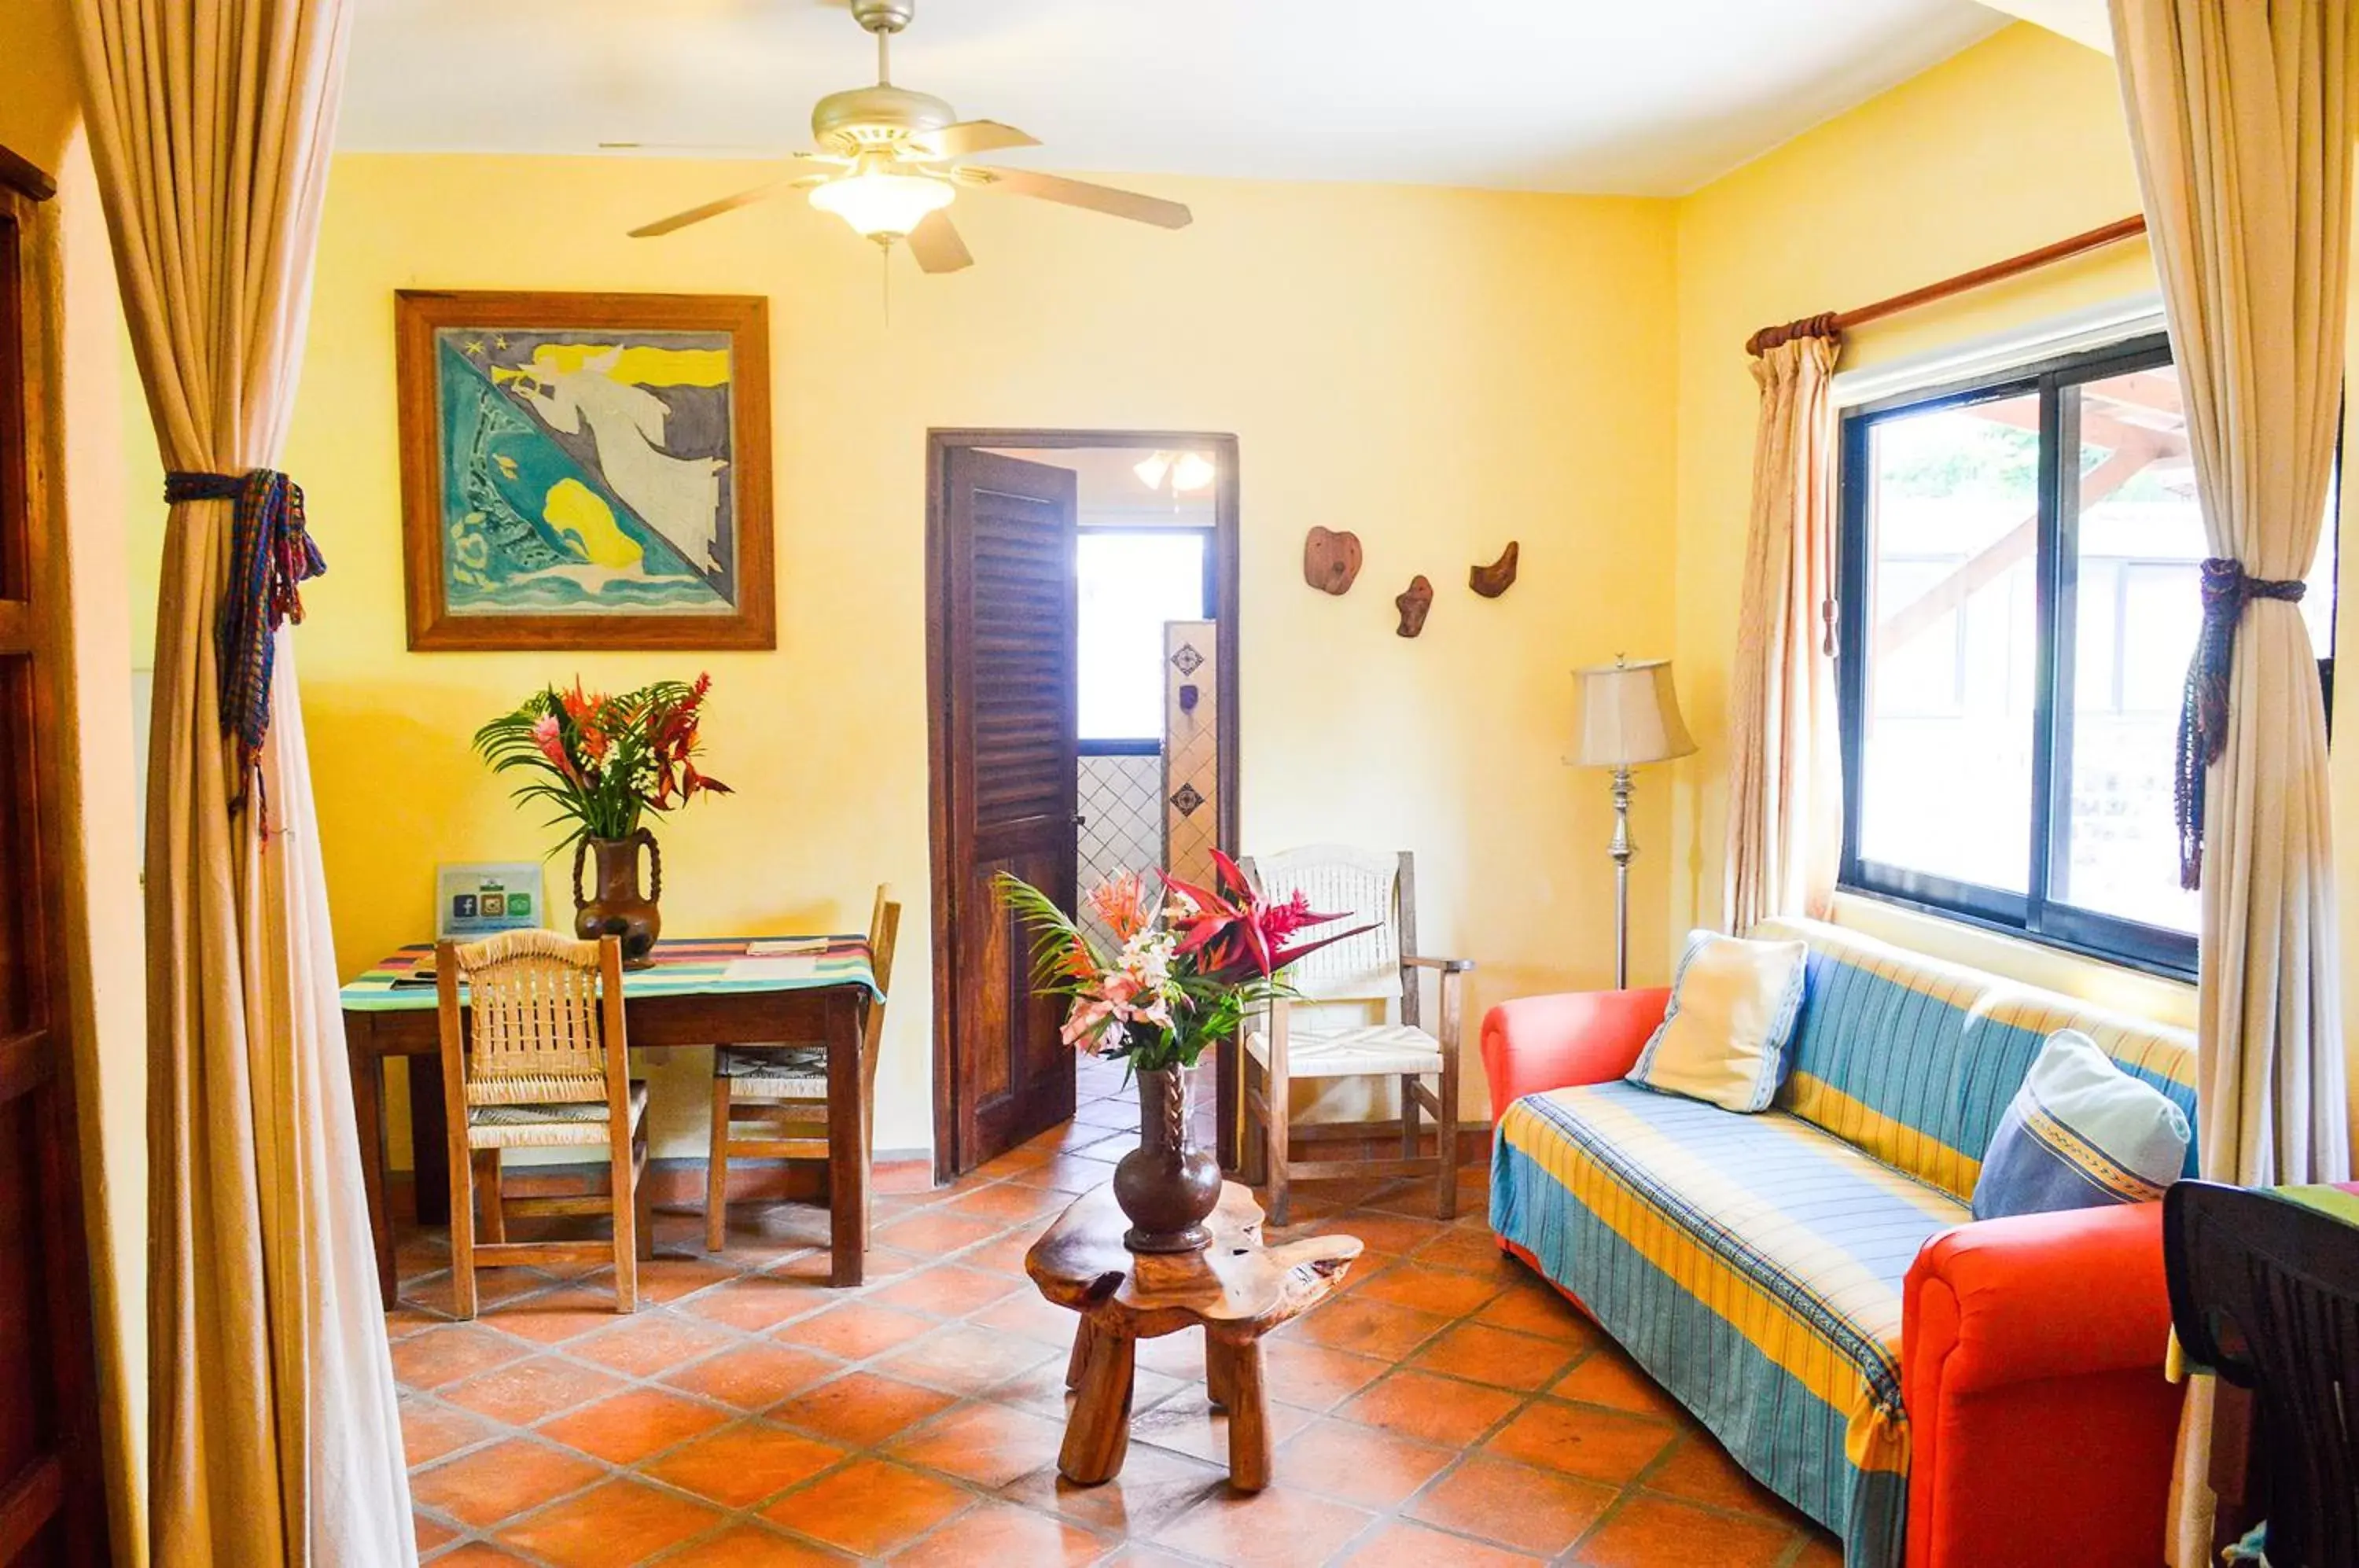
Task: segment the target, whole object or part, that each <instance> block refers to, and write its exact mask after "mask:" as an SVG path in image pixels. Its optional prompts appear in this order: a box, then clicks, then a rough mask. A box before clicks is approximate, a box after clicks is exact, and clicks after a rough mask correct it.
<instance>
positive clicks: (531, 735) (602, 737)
mask: <svg viewBox="0 0 2359 1568" xmlns="http://www.w3.org/2000/svg"><path fill="white" fill-rule="evenodd" d="M711 690H712V677H711V676H710V675H699V676H698V677H697V678H696V681H695V683H694V684H693V685H688V684H684V683H682V682H680V681H657V682H656V683H655V684H653V685H651V686H642V687H640V688H639V689H638V690H637V691H625V692H623V693H622V694H621V695H619V696H609V695H607V694H606V693H605V692H603V691H583V690H582V683H581V681H578V680H577V681H575V682H574V683H573V690H571V691H559V690H558V689H557V688H556V687H554V686H550V687H549V688H547V689H546V690H544V691H536V692H534V693H533V694H532V695H531V696H529V697H527V698H526V699H525V700H524V702H523V705H522V706H520V707H518V708H517V709H516V711H515V712H514V713H506V714H504V715H502V716H501V717H499V718H496V719H494V720H493V721H492V722H491V723H490V724H485V725H484V727H483V728H482V729H479V730H477V731H476V732H475V749H476V750H477V751H478V752H480V753H482V754H483V757H484V761H486V762H488V763H490V764H491V765H492V768H493V769H494V770H495V771H496V772H500V773H506V772H508V771H509V770H510V769H512V768H524V769H526V770H527V771H528V772H531V773H535V774H538V775H539V777H537V778H535V779H532V780H531V781H530V782H529V783H527V784H523V785H520V786H519V787H518V788H517V789H516V799H517V800H544V801H547V802H548V803H549V805H551V806H554V807H555V808H556V809H557V815H555V816H554V817H551V818H550V819H549V826H551V827H558V826H564V825H566V824H569V823H570V824H571V826H570V828H569V831H568V832H567V833H566V835H565V836H564V837H563V838H561V839H560V840H559V841H558V843H557V848H559V849H563V848H564V847H565V846H566V845H567V844H573V843H575V842H577V841H579V840H582V839H591V840H597V839H626V838H629V837H630V836H631V835H632V834H633V833H636V832H637V831H638V828H639V817H640V815H641V814H642V813H643V812H647V811H656V812H663V811H673V810H676V809H678V808H679V807H681V806H684V805H686V804H687V803H688V802H689V801H690V800H694V799H696V797H698V796H699V795H726V794H729V793H730V792H731V791H730V789H729V786H728V785H726V784H723V782H721V780H720V779H713V778H711V777H709V776H707V775H705V774H704V773H701V772H700V771H698V769H697V766H696V760H695V759H696V757H697V755H698V754H699V752H700V751H701V749H702V746H701V743H700V741H699V738H698V735H697V724H698V721H699V720H700V719H701V717H702V715H703V712H704V698H705V694H706V693H707V692H708V691H711Z"/></svg>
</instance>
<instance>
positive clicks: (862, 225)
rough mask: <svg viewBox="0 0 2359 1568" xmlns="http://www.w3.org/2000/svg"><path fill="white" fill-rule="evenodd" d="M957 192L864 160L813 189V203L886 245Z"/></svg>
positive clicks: (821, 209)
mask: <svg viewBox="0 0 2359 1568" xmlns="http://www.w3.org/2000/svg"><path fill="white" fill-rule="evenodd" d="M957 194H958V193H957V192H956V191H952V190H951V188H950V187H949V186H948V185H947V184H945V183H943V182H942V181H941V180H929V179H927V178H926V177H925V176H924V175H922V174H896V173H892V172H890V171H888V170H886V169H879V168H877V167H876V166H875V164H874V163H870V162H868V161H866V160H864V161H863V166H862V167H861V169H859V170H858V171H857V172H855V173H853V174H849V175H846V176H845V177H844V178H843V179H841V180H829V181H828V182H827V183H826V184H824V185H820V186H815V187H813V188H812V190H811V193H810V203H811V205H812V206H814V207H817V208H818V209H819V210H820V211H821V212H832V213H834V214H835V215H836V216H837V217H839V218H842V219H843V221H844V222H845V223H849V224H851V225H852V226H853V229H854V230H855V231H856V232H858V233H859V234H863V235H864V236H865V237H867V238H869V239H872V240H876V241H879V242H881V243H883V244H886V245H890V244H892V243H893V242H894V241H895V240H897V239H901V238H903V237H905V236H906V235H908V232H909V231H910V230H911V229H914V228H916V227H917V226H918V225H919V223H922V222H924V221H925V218H926V215H927V214H928V213H929V212H940V210H941V209H942V208H944V207H947V206H949V205H950V204H951V199H952V198H953V197H955V196H956V195H957Z"/></svg>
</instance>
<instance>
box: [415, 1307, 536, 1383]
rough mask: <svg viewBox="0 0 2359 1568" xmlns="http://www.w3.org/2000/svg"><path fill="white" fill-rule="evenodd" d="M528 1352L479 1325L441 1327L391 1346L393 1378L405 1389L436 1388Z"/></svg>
mask: <svg viewBox="0 0 2359 1568" xmlns="http://www.w3.org/2000/svg"><path fill="white" fill-rule="evenodd" d="M532 1348H533V1347H532V1346H531V1345H527V1344H526V1343H525V1342H524V1341H522V1340H520V1339H516V1338H514V1337H513V1336H511V1335H508V1334H502V1333H500V1332H499V1331H498V1330H496V1329H490V1328H485V1327H484V1325H483V1324H481V1323H444V1324H442V1325H441V1326H440V1327H439V1328H429V1329H425V1330H422V1331H421V1332H419V1333H417V1334H411V1335H410V1336H409V1337H408V1338H407V1339H405V1340H402V1341H401V1342H400V1343H398V1344H397V1345H394V1346H393V1378H394V1381H395V1382H397V1383H399V1384H400V1385H401V1386H402V1387H403V1388H439V1387H440V1386H441V1385H442V1384H444V1383H455V1382H457V1381H458V1380H459V1379H460V1378H462V1377H473V1376H474V1375H475V1374H476V1373H478V1372H488V1371H490V1370H491V1369H492V1368H493V1367H505V1366H506V1365H507V1364H508V1363H509V1362H511V1361H516V1360H519V1359H521V1358H522V1357H524V1356H528V1355H530V1354H531V1353H532Z"/></svg>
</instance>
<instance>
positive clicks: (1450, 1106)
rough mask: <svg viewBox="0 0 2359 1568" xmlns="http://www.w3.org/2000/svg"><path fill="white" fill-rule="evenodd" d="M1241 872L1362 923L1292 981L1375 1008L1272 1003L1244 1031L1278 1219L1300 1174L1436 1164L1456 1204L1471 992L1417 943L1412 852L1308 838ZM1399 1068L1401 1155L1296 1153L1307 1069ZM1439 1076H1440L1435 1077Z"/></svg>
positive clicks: (1450, 1212)
mask: <svg viewBox="0 0 2359 1568" xmlns="http://www.w3.org/2000/svg"><path fill="white" fill-rule="evenodd" d="M1243 867H1244V870H1245V876H1246V877H1247V879H1248V880H1250V881H1251V882H1252V883H1253V884H1254V886H1255V887H1256V888H1258V889H1259V890H1260V892H1261V893H1262V895H1263V896H1264V897H1265V898H1273V899H1279V898H1291V897H1293V896H1294V895H1295V894H1296V893H1298V892H1299V893H1301V894H1302V895H1303V896H1304V897H1305V898H1308V899H1309V900H1310V907H1311V908H1312V909H1318V910H1321V912H1324V913H1330V914H1333V913H1342V914H1343V915H1345V916H1347V917H1348V919H1347V920H1344V921H1343V922H1341V923H1342V924H1343V925H1344V926H1346V927H1348V926H1352V925H1364V924H1370V923H1373V925H1374V929H1373V930H1370V931H1363V932H1361V933H1360V934H1358V935H1356V936H1353V937H1348V938H1346V939H1344V940H1343V941H1342V942H1335V943H1333V944H1332V945H1331V946H1328V947H1323V948H1321V949H1320V950H1319V951H1318V952H1316V953H1311V954H1310V955H1309V956H1307V957H1305V958H1303V959H1301V960H1300V961H1299V962H1298V963H1297V964H1295V965H1294V967H1293V968H1292V969H1290V970H1289V971H1288V974H1287V979H1288V983H1289V984H1290V985H1292V986H1293V988H1294V989H1295V991H1296V992H1298V993H1299V996H1300V997H1301V1001H1302V1002H1303V1003H1304V1004H1311V1003H1317V1004H1334V1003H1358V1004H1361V1005H1362V1006H1363V1007H1364V1008H1365V1009H1366V1010H1367V1011H1368V1012H1370V1013H1371V1014H1373V1015H1375V1016H1373V1017H1371V1018H1369V1019H1368V1021H1366V1022H1364V1023H1359V1024H1347V1025H1345V1026H1343V1027H1340V1028H1338V1027H1330V1026H1326V1025H1323V1024H1322V1025H1321V1026H1319V1027H1302V1026H1301V1025H1300V1024H1299V1023H1298V1022H1297V1020H1296V1018H1295V1017H1294V1006H1295V1005H1294V1004H1291V1003H1288V1002H1285V1001H1279V1002H1277V1003H1274V1004H1272V1005H1271V1007H1270V1011H1269V1018H1268V1023H1267V1027H1266V1029H1256V1030H1254V1031H1252V1032H1251V1033H1250V1034H1248V1035H1247V1036H1246V1039H1245V1056H1244V1062H1243V1069H1244V1083H1243V1085H1242V1090H1243V1092H1242V1094H1241V1096H1240V1097H1241V1098H1242V1100H1243V1101H1244V1105H1245V1150H1244V1153H1245V1157H1246V1159H1247V1160H1248V1161H1250V1162H1255V1164H1257V1166H1258V1169H1255V1168H1254V1164H1249V1167H1248V1168H1249V1169H1253V1170H1254V1173H1255V1174H1256V1175H1257V1176H1261V1177H1263V1178H1264V1179H1266V1181H1267V1182H1268V1184H1269V1216H1270V1221H1271V1223H1272V1224H1275V1225H1284V1224H1286V1223H1287V1214H1288V1199H1289V1189H1290V1187H1291V1184H1292V1183H1293V1182H1295V1181H1337V1180H1345V1179H1353V1178H1361V1177H1369V1176H1422V1175H1428V1174H1431V1175H1433V1176H1434V1177H1435V1178H1436V1179H1437V1181H1438V1182H1439V1187H1438V1190H1437V1192H1436V1196H1435V1204H1436V1212H1437V1213H1438V1214H1440V1217H1441V1218H1443V1219H1451V1218H1454V1217H1455V1216H1456V1214H1457V1213H1458V1082H1459V1073H1458V1056H1459V1036H1460V1029H1461V1020H1462V1012H1463V1007H1464V1003H1463V1000H1462V995H1461V993H1462V988H1463V976H1464V975H1465V974H1466V972H1467V971H1468V970H1470V969H1472V968H1473V967H1474V965H1473V964H1472V963H1471V962H1469V961H1467V960H1465V959H1462V958H1432V957H1429V956H1427V955H1425V954H1422V953H1419V952H1418V951H1417V870H1416V861H1415V858H1414V856H1412V855H1410V854H1409V852H1408V851H1407V850H1402V851H1400V852H1399V853H1397V854H1379V853H1375V852H1372V851H1368V850H1362V849H1353V848H1349V847H1346V846H1344V845H1342V844H1312V845H1310V846H1307V847H1305V848H1300V849H1290V850H1287V851H1284V852H1283V853H1280V854H1277V855H1264V856H1261V857H1259V858H1258V859H1255V858H1248V859H1246V860H1245V862H1244V863H1243ZM1429 970H1430V971H1432V972H1433V973H1435V974H1436V975H1438V976H1439V977H1440V978H1439V986H1438V989H1439V996H1437V998H1436V999H1437V1001H1438V1003H1439V1006H1440V1016H1439V1018H1437V1019H1436V1020H1435V1027H1434V1028H1433V1029H1428V1028H1427V1027H1426V1025H1425V1018H1424V1009H1423V1006H1422V998H1421V996H1420V986H1419V975H1421V974H1422V973H1423V972H1425V971H1429ZM1375 1076H1383V1077H1393V1078H1397V1079H1398V1080H1399V1081H1400V1105H1401V1116H1400V1153H1399V1156H1398V1158H1397V1159H1392V1160H1295V1159H1293V1158H1292V1156H1291V1149H1290V1147H1289V1146H1290V1141H1291V1139H1290V1129H1289V1127H1288V1094H1289V1091H1290V1087H1291V1084H1292V1083H1293V1081H1294V1080H1296V1079H1298V1078H1343V1077H1375ZM1429 1079H1430V1080H1432V1086H1431V1087H1430V1088H1429V1087H1428V1086H1427V1081H1428V1080H1429ZM1425 1114H1430V1115H1431V1116H1432V1117H1433V1121H1434V1128H1433V1133H1434V1151H1433V1153H1431V1154H1430V1155H1429V1154H1425V1153H1423V1152H1422V1148H1423V1141H1424V1128H1423V1126H1422V1117H1423V1116H1424V1115H1425Z"/></svg>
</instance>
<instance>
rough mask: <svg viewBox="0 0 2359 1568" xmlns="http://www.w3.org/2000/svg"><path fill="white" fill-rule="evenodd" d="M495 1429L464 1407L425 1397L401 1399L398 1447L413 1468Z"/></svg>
mask: <svg viewBox="0 0 2359 1568" xmlns="http://www.w3.org/2000/svg"><path fill="white" fill-rule="evenodd" d="M497 1430H498V1429H497V1428H495V1427H494V1426H493V1425H492V1424H491V1422H489V1421H484V1419H483V1418H482V1417H480V1416H476V1415H472V1414H470V1413H469V1412H467V1411H465V1410H448V1409H445V1408H444V1407H442V1406H440V1405H436V1404H429V1403H428V1402H427V1401H426V1400H424V1399H415V1398H412V1399H404V1400H402V1401H401V1447H402V1452H403V1453H404V1454H406V1455H407V1456H408V1463H409V1467H410V1468H411V1469H412V1470H416V1469H419V1468H420V1467H422V1466H424V1465H431V1464H433V1463H434V1462H435V1461H436V1460H438V1459H441V1458H445V1457H447V1456H448V1455H450V1454H456V1453H458V1452H459V1450H461V1449H462V1448H465V1447H467V1446H468V1445H469V1444H471V1443H481V1442H483V1441H484V1439H485V1438H487V1437H489V1436H491V1435H492V1434H493V1433H494V1432H496V1431H497Z"/></svg>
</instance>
